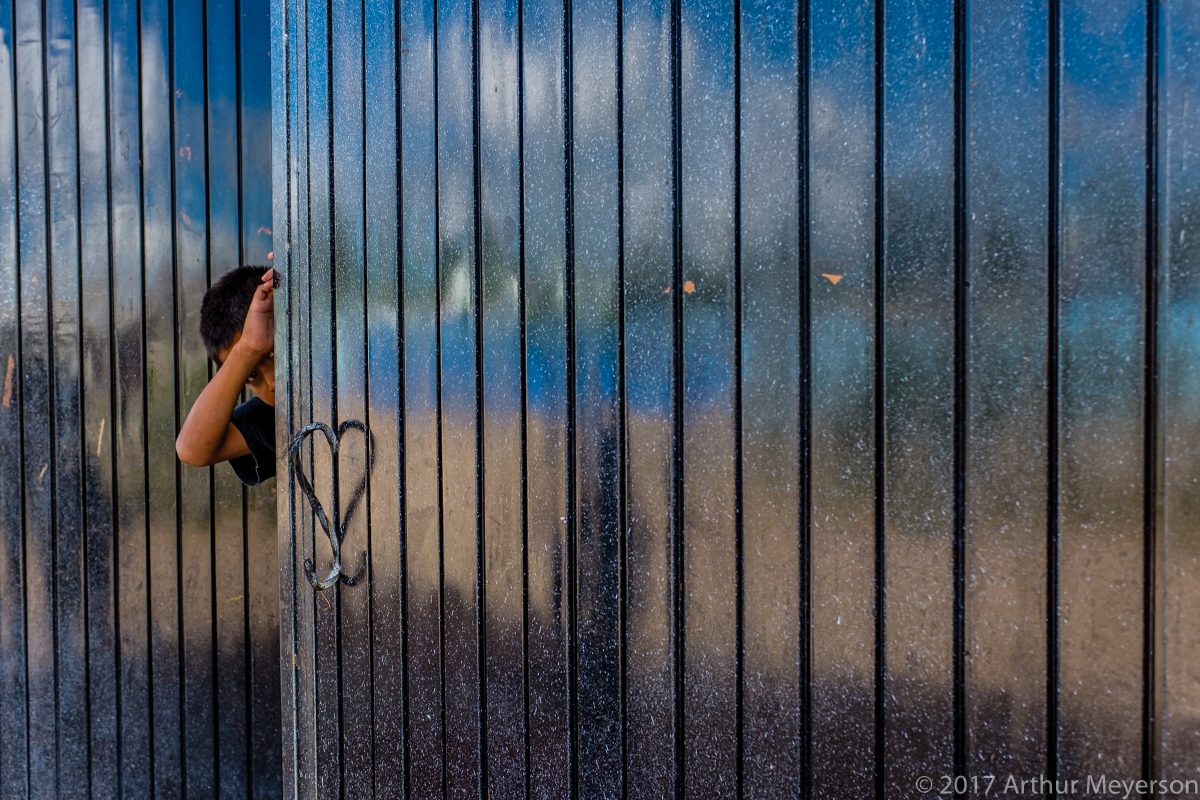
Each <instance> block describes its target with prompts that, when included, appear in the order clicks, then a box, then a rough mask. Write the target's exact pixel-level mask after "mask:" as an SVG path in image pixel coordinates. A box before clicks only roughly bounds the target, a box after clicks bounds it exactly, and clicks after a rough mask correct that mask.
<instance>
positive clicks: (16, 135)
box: [9, 2, 111, 791]
mask: <svg viewBox="0 0 1200 800" xmlns="http://www.w3.org/2000/svg"><path fill="white" fill-rule="evenodd" d="M10 22H11V27H10V28H9V30H11V31H12V32H13V39H14V43H13V48H12V51H11V53H12V75H13V77H12V98H13V126H14V130H13V167H14V168H15V174H14V178H15V179H16V186H15V187H14V188H15V190H16V191H15V194H16V200H17V213H16V214H15V215H14V216H15V217H16V233H17V240H16V242H15V244H16V247H15V248H14V253H13V255H14V256H15V258H14V259H13V260H14V261H15V262H16V267H17V271H16V281H15V284H16V289H17V292H16V294H17V306H16V308H17V313H16V318H17V319H16V322H17V364H20V365H21V369H18V370H16V373H17V374H16V376H15V378H16V379H15V384H16V387H17V422H18V431H17V439H18V441H19V444H18V447H17V451H18V453H19V454H20V459H21V461H20V464H19V465H18V468H17V473H18V474H19V475H20V477H19V478H18V480H19V482H20V484H21V489H20V495H19V496H20V498H21V500H20V503H21V554H22V558H21V561H22V564H21V598H22V603H21V627H22V629H23V630H22V631H21V641H22V642H24V643H25V658H24V663H25V684H24V685H25V786H26V790H27V791H28V789H29V788H31V787H30V780H31V774H30V751H31V749H32V748H31V747H30V746H29V602H28V600H27V598H28V592H27V591H26V582H27V581H28V578H29V574H28V569H27V568H26V565H27V563H28V560H27V559H26V558H25V557H24V553H25V534H26V532H27V530H28V525H27V519H28V514H27V513H26V510H25V347H24V339H25V325H24V319H23V315H22V314H21V299H22V298H21V295H22V294H23V292H22V291H21V272H22V264H21V256H22V255H23V253H22V251H21V214H20V210H21V136H20V131H19V130H18V129H17V128H16V125H17V124H18V123H19V121H20V119H21V110H20V109H21V96H20V94H19V93H18V92H17V56H18V48H17V47H16V42H15V39H16V32H17V4H16V3H15V2H14V3H13V4H12V16H11V18H10ZM110 296H111V293H110Z"/></svg>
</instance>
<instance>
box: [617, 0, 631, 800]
mask: <svg viewBox="0 0 1200 800" xmlns="http://www.w3.org/2000/svg"><path fill="white" fill-rule="evenodd" d="M627 414H628V403H627V402H626V397H625V4H624V0H617V428H618V430H617V441H618V442H619V444H618V447H619V448H620V455H619V456H618V458H619V462H618V466H617V485H618V486H619V487H620V490H619V491H618V492H617V494H618V497H617V505H618V508H617V520H618V522H617V524H618V525H619V526H620V527H619V532H618V534H617V619H618V623H617V624H618V636H619V644H618V646H617V647H618V653H619V654H620V664H619V665H618V668H617V693H618V702H619V705H620V712H619V715H620V720H621V722H620V724H621V796H622V797H628V796H629V699H628V693H629V691H628V687H629V564H628V558H629V546H628V541H627V537H628V534H629V499H628V498H629V489H630V485H629V442H628V439H627V436H628V424H627V423H628V420H627V419H626V416H627Z"/></svg>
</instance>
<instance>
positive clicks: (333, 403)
mask: <svg viewBox="0 0 1200 800" xmlns="http://www.w3.org/2000/svg"><path fill="white" fill-rule="evenodd" d="M333 38H334V37H333V3H331V2H326V3H325V70H326V75H325V117H326V122H325V125H326V128H328V133H327V136H326V142H325V145H326V150H327V152H326V157H327V158H328V164H329V168H328V169H327V170H326V171H325V173H326V174H325V180H326V182H327V183H328V185H329V218H328V219H329V227H328V230H327V231H326V233H327V235H328V239H329V244H328V247H329V301H328V302H329V307H328V309H326V310H327V311H328V312H329V335H330V340H331V345H330V347H329V356H330V360H329V387H328V391H329V419H330V422H332V423H334V427H335V429H336V427H337V423H338V402H337V401H338V370H337V365H338V349H337V267H338V264H337V257H338V249H337V196H336V195H335V194H334V192H335V191H336V187H337V182H336V181H335V180H334V172H335V169H334V164H335V163H337V162H336V161H335V156H336V152H335V149H334V138H333V136H334V130H333V120H334V116H335V112H334V105H333V83H334V79H333V72H334V62H333ZM313 457H314V458H315V457H316V453H315V448H314V454H313ZM340 491H341V487H340V486H339V485H338V481H333V508H334V514H333V526H334V535H335V536H338V539H339V542H340V541H341V537H340V536H339V534H338V531H339V530H340V525H341V522H340V514H339V513H338V509H339V508H341V502H340V499H339V497H340ZM333 602H334V619H335V623H334V638H335V640H336V643H337V644H336V652H337V656H336V657H335V658H334V662H335V663H336V665H337V707H338V792H339V796H341V797H345V796H346V709H345V704H344V703H343V702H342V690H341V687H342V593H341V592H340V591H339V592H337V593H336V594H335V595H334V598H333Z"/></svg>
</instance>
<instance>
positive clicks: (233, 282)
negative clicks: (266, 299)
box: [200, 265, 268, 361]
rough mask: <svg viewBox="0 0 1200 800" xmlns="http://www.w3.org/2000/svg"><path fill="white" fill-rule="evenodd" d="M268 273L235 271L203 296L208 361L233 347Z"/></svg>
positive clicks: (245, 268)
mask: <svg viewBox="0 0 1200 800" xmlns="http://www.w3.org/2000/svg"><path fill="white" fill-rule="evenodd" d="M267 269H268V267H260V266H253V265H247V266H243V267H238V268H237V269H232V270H230V271H229V272H226V273H225V274H224V275H222V276H221V277H220V278H219V279H218V280H217V282H216V283H214V284H213V285H212V286H210V287H208V291H207V292H205V293H204V300H203V301H202V302H201V303H200V338H201V339H203V340H204V349H205V350H206V351H207V352H208V357H209V358H211V359H213V360H214V361H215V360H216V358H217V352H218V351H219V350H223V349H224V348H226V347H229V346H230V345H231V344H233V338H234V337H235V336H237V334H238V331H240V330H241V329H242V325H244V324H245V323H246V312H247V311H249V310H250V301H251V300H253V299H254V290H255V289H257V288H258V286H259V284H260V283H262V276H263V275H264V274H266V271H267Z"/></svg>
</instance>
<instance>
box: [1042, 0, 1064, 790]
mask: <svg viewBox="0 0 1200 800" xmlns="http://www.w3.org/2000/svg"><path fill="white" fill-rule="evenodd" d="M1049 2H1050V20H1049V22H1050V31H1049V36H1048V37H1047V38H1048V39H1049V44H1050V48H1049V49H1050V53H1049V76H1048V77H1049V79H1050V81H1049V82H1050V85H1049V98H1048V99H1049V103H1048V105H1049V108H1048V114H1049V125H1048V130H1049V138H1050V141H1049V143H1048V144H1049V150H1050V154H1049V158H1048V164H1047V170H1048V172H1049V174H1048V175H1047V184H1048V188H1049V197H1048V198H1047V201H1046V207H1047V224H1046V239H1047V246H1046V250H1047V256H1048V261H1049V264H1048V265H1047V267H1048V268H1047V270H1046V273H1047V279H1048V283H1049V286H1048V288H1047V292H1046V294H1047V309H1046V311H1047V315H1048V317H1049V319H1048V325H1047V339H1048V341H1047V348H1046V349H1047V354H1046V356H1047V366H1046V383H1047V395H1048V396H1047V404H1046V405H1047V409H1046V411H1047V413H1046V417H1047V421H1046V445H1047V457H1046V483H1047V490H1046V774H1047V776H1048V777H1049V778H1050V781H1051V785H1050V787H1051V797H1054V798H1056V797H1058V791H1057V788H1056V781H1057V779H1058V648H1059V637H1058V632H1059V631H1058V540H1059V525H1058V523H1059V512H1058V497H1059V476H1058V467H1059V458H1060V456H1059V442H1058V428H1059V393H1060V386H1059V358H1058V349H1059V305H1058V292H1059V283H1060V280H1061V273H1062V264H1061V250H1062V242H1061V239H1060V232H1059V226H1060V224H1061V223H1060V221H1059V207H1060V204H1061V202H1062V200H1061V197H1060V193H1059V172H1060V163H1059V162H1060V155H1059V145H1060V136H1061V131H1060V129H1059V106H1060V103H1061V99H1062V98H1061V93H1062V65H1061V63H1060V62H1061V59H1062V55H1061V53H1060V52H1059V38H1060V36H1061V35H1062V34H1061V28H1060V26H1061V23H1062V11H1061V8H1060V6H1059V2H1060V0H1049Z"/></svg>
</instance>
